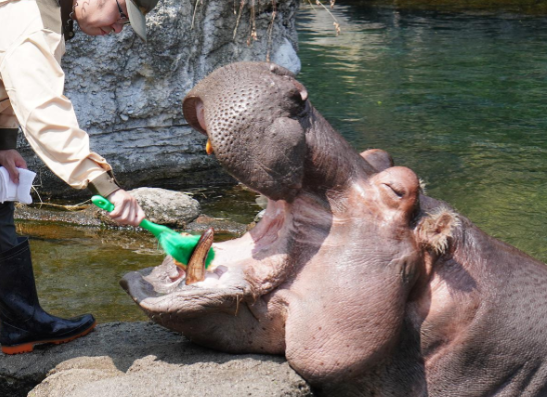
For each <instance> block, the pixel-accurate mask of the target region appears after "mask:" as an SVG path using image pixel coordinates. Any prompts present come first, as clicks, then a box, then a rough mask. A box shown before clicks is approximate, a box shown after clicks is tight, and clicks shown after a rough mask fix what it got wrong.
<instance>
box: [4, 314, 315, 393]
mask: <svg viewBox="0 0 547 397" xmlns="http://www.w3.org/2000/svg"><path fill="white" fill-rule="evenodd" d="M0 390H1V391H2V396H3V397H20V396H26V395H27V393H28V395H29V396H32V397H46V396H47V397H66V396H71V397H90V396H93V397H96V396H102V397H111V396H112V397H114V396H115V397H126V396H127V397H144V396H146V397H148V396H150V397H152V396H154V397H158V396H185V397H194V396H196V397H197V396H220V395H222V396H227V397H230V396H265V397H267V396H272V397H273V396H294V397H300V396H313V394H312V392H311V390H310V388H309V386H308V385H307V383H306V382H305V381H303V380H302V378H300V376H298V375H297V374H296V373H295V372H294V371H293V370H292V369H291V368H290V367H289V365H288V363H287V362H286V360H285V359H284V358H283V357H276V356H261V355H231V354H225V353H219V352H215V351H212V350H209V349H205V348H202V347H199V346H197V345H195V344H192V343H191V342H189V341H187V340H186V339H184V337H182V336H181V335H179V334H176V333H173V332H170V331H168V330H166V329H164V328H162V327H160V326H158V325H155V324H152V323H147V322H137V323H107V324H101V325H99V326H97V328H96V330H95V331H93V332H92V333H91V334H89V335H88V336H86V337H84V338H80V339H77V340H75V341H73V342H70V343H67V344H64V345H58V346H54V345H43V346H38V347H36V348H35V351H34V352H33V353H28V354H23V355H15V356H7V355H0Z"/></svg>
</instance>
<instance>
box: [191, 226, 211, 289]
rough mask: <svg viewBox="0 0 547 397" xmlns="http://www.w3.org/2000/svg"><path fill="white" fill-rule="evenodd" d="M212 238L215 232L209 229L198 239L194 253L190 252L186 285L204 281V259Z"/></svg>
mask: <svg viewBox="0 0 547 397" xmlns="http://www.w3.org/2000/svg"><path fill="white" fill-rule="evenodd" d="M214 237H215V231H214V229H213V228H212V227H210V228H209V229H207V230H206V231H205V233H203V234H202V236H201V238H200V239H199V241H198V245H197V246H196V248H194V252H192V256H191V257H190V260H189V261H188V267H187V269H186V285H190V284H194V283H197V282H199V281H203V280H205V259H206V258H207V254H208V253H209V249H210V248H211V245H213V239H214Z"/></svg>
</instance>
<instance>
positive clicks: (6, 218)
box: [0, 201, 17, 252]
mask: <svg viewBox="0 0 547 397" xmlns="http://www.w3.org/2000/svg"><path fill="white" fill-rule="evenodd" d="M14 212H15V205H14V204H13V202H11V201H6V202H4V203H2V204H0V252H4V251H7V250H9V249H11V248H13V247H15V246H16V245H17V234H16V233H15V223H14V221H13V213H14Z"/></svg>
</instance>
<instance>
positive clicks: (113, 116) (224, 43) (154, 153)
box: [19, 0, 300, 197]
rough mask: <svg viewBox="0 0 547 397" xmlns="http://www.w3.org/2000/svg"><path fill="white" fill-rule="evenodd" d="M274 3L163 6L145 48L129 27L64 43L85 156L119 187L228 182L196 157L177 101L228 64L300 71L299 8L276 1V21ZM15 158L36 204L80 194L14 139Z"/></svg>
mask: <svg viewBox="0 0 547 397" xmlns="http://www.w3.org/2000/svg"><path fill="white" fill-rule="evenodd" d="M251 3H252V4H255V6H254V7H252V6H251ZM240 4H244V7H243V8H241V9H240V7H239V6H240ZM273 4H274V2H273V1H272V0H256V1H254V2H244V3H242V2H239V1H196V0H162V1H161V2H160V3H159V4H158V6H157V7H156V9H154V10H153V11H152V12H151V13H150V14H149V16H148V18H147V20H148V22H147V26H148V42H147V43H143V42H142V41H141V40H140V39H139V38H138V37H137V36H136V35H135V34H134V32H133V30H132V29H131V28H130V27H126V28H125V29H124V31H123V32H122V33H121V34H119V35H109V36H103V37H90V36H86V35H85V34H83V33H82V32H76V37H75V38H74V39H73V40H71V41H69V42H67V53H66V55H65V56H64V57H63V69H64V71H65V73H66V85H65V89H66V95H67V96H68V97H69V98H70V99H71V101H72V102H73V104H74V108H75V110H76V114H77V116H78V120H79V123H80V126H81V128H83V129H84V130H86V131H87V132H88V133H89V134H90V144H91V148H92V150H94V151H95V152H97V153H99V154H101V155H102V156H104V157H105V158H106V159H107V160H108V162H109V163H110V164H111V165H112V166H113V168H114V171H115V173H116V177H117V179H118V180H119V181H120V182H121V184H122V186H123V187H124V188H126V189H131V188H136V187H141V186H152V187H162V188H168V189H172V190H177V189H180V188H186V187H190V186H203V185H211V184H219V183H232V182H233V179H232V178H231V177H230V176H228V175H227V174H226V173H225V172H224V171H222V169H221V168H220V167H219V165H218V163H217V161H216V160H215V158H214V156H207V155H206V154H205V142H206V138H205V137H204V136H203V135H201V134H199V133H198V132H196V131H193V130H192V129H191V128H189V127H188V125H187V123H186V121H185V120H184V118H183V115H182V111H181V100H182V99H183V98H184V96H185V95H186V93H187V92H188V91H189V90H190V88H192V87H193V86H194V85H195V84H196V83H197V82H198V81H199V80H201V79H202V78H203V77H205V76H206V75H208V74H209V73H210V72H211V71H213V70H214V69H216V68H217V67H220V66H222V65H225V64H228V63H231V62H236V61H244V60H247V61H253V60H254V61H265V60H272V61H274V62H277V63H279V64H281V65H282V66H285V67H287V68H289V69H291V70H292V71H293V72H298V71H299V69H300V61H299V59H298V56H297V55H296V49H297V32H296V28H295V13H296V10H297V7H298V0H276V1H275V4H276V7H275V11H276V13H275V18H273V16H274V13H273V11H274V8H273ZM19 150H20V152H21V154H22V155H23V157H25V159H26V160H27V164H28V166H29V169H32V170H34V171H36V172H37V173H38V177H37V178H36V184H37V186H36V188H37V189H38V191H39V192H40V194H41V195H42V197H52V196H57V197H60V196H68V195H78V196H80V197H83V196H84V195H86V194H89V192H87V191H85V190H84V191H81V190H73V189H70V188H69V187H68V186H67V185H66V184H65V183H64V182H62V181H61V180H60V179H59V178H58V177H56V176H55V175H54V174H53V173H52V172H51V171H50V170H49V169H47V168H46V167H45V166H44V164H43V163H42V162H41V160H39V159H38V158H37V157H36V156H35V155H34V152H33V151H32V149H31V148H30V146H29V145H28V143H27V142H26V141H25V140H24V139H23V138H22V137H20V140H19Z"/></svg>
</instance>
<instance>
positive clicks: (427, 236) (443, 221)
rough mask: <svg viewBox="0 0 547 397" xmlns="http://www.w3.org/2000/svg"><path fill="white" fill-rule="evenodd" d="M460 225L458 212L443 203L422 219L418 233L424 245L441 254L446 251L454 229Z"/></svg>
mask: <svg viewBox="0 0 547 397" xmlns="http://www.w3.org/2000/svg"><path fill="white" fill-rule="evenodd" d="M460 225H461V221H460V218H459V217H458V214H457V213H456V212H454V211H453V210H452V209H451V208H449V207H447V206H446V205H442V206H440V207H438V208H436V209H435V210H433V211H430V212H429V213H428V214H426V215H425V216H423V217H422V218H421V219H420V221H419V222H418V225H417V227H416V233H417V236H418V240H419V242H420V243H421V244H422V246H424V247H425V248H426V249H428V250H430V251H432V252H434V253H435V254H437V255H440V254H443V253H445V252H446V250H447V249H448V246H449V243H450V240H451V239H452V238H453V235H454V231H455V230H456V229H457V228H458V227H459V226H460Z"/></svg>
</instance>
